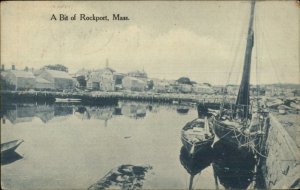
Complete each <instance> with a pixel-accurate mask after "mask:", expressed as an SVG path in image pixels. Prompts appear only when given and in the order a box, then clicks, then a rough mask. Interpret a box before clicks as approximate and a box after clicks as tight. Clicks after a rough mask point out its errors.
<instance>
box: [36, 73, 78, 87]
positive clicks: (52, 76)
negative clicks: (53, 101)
mask: <svg viewBox="0 0 300 190" xmlns="http://www.w3.org/2000/svg"><path fill="white" fill-rule="evenodd" d="M36 77H37V78H38V77H39V78H43V79H45V80H47V81H49V82H51V83H53V84H54V89H56V90H65V89H73V88H74V85H75V81H74V79H73V78H72V77H71V76H70V75H69V73H67V72H64V71H57V70H48V69H43V70H40V71H39V72H37V76H36Z"/></svg>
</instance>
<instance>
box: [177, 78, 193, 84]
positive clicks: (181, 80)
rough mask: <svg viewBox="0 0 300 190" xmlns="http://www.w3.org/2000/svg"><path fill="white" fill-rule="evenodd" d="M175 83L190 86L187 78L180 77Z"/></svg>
mask: <svg viewBox="0 0 300 190" xmlns="http://www.w3.org/2000/svg"><path fill="white" fill-rule="evenodd" d="M177 82H178V83H181V84H191V80H190V79H189V78H188V77H180V78H179V79H178V80H177Z"/></svg>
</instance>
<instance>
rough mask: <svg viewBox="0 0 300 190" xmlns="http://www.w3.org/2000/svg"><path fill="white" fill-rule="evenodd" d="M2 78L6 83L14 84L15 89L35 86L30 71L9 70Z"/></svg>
mask: <svg viewBox="0 0 300 190" xmlns="http://www.w3.org/2000/svg"><path fill="white" fill-rule="evenodd" d="M4 79H5V81H6V82H7V83H9V84H10V85H12V86H14V88H15V90H28V89H34V88H35V84H36V81H35V77H34V75H33V73H32V72H29V71H19V70H9V71H7V72H6V74H5V76H4Z"/></svg>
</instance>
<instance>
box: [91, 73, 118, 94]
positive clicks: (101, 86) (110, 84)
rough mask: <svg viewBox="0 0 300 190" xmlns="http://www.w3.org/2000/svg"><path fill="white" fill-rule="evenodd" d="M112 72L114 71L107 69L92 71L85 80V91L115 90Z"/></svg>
mask: <svg viewBox="0 0 300 190" xmlns="http://www.w3.org/2000/svg"><path fill="white" fill-rule="evenodd" d="M114 72H115V70H113V69H111V68H109V67H106V68H104V69H98V70H95V71H92V72H91V73H90V74H89V77H88V80H87V84H86V86H87V89H90V90H102V91H114V90H115V81H114Z"/></svg>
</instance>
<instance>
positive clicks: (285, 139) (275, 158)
mask: <svg viewBox="0 0 300 190" xmlns="http://www.w3.org/2000/svg"><path fill="white" fill-rule="evenodd" d="M265 148H266V154H267V158H266V160H265V164H264V165H263V168H262V172H263V175H264V178H265V182H266V186H267V188H268V189H296V188H299V186H300V154H299V149H298V147H297V145H296V143H295V141H294V140H293V139H292V138H291V137H290V135H289V134H288V133H287V132H286V130H285V129H284V128H283V126H282V125H281V124H280V122H279V121H278V120H277V119H276V117H274V116H273V115H272V114H270V128H269V134H268V138H267V140H266V147H265Z"/></svg>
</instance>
